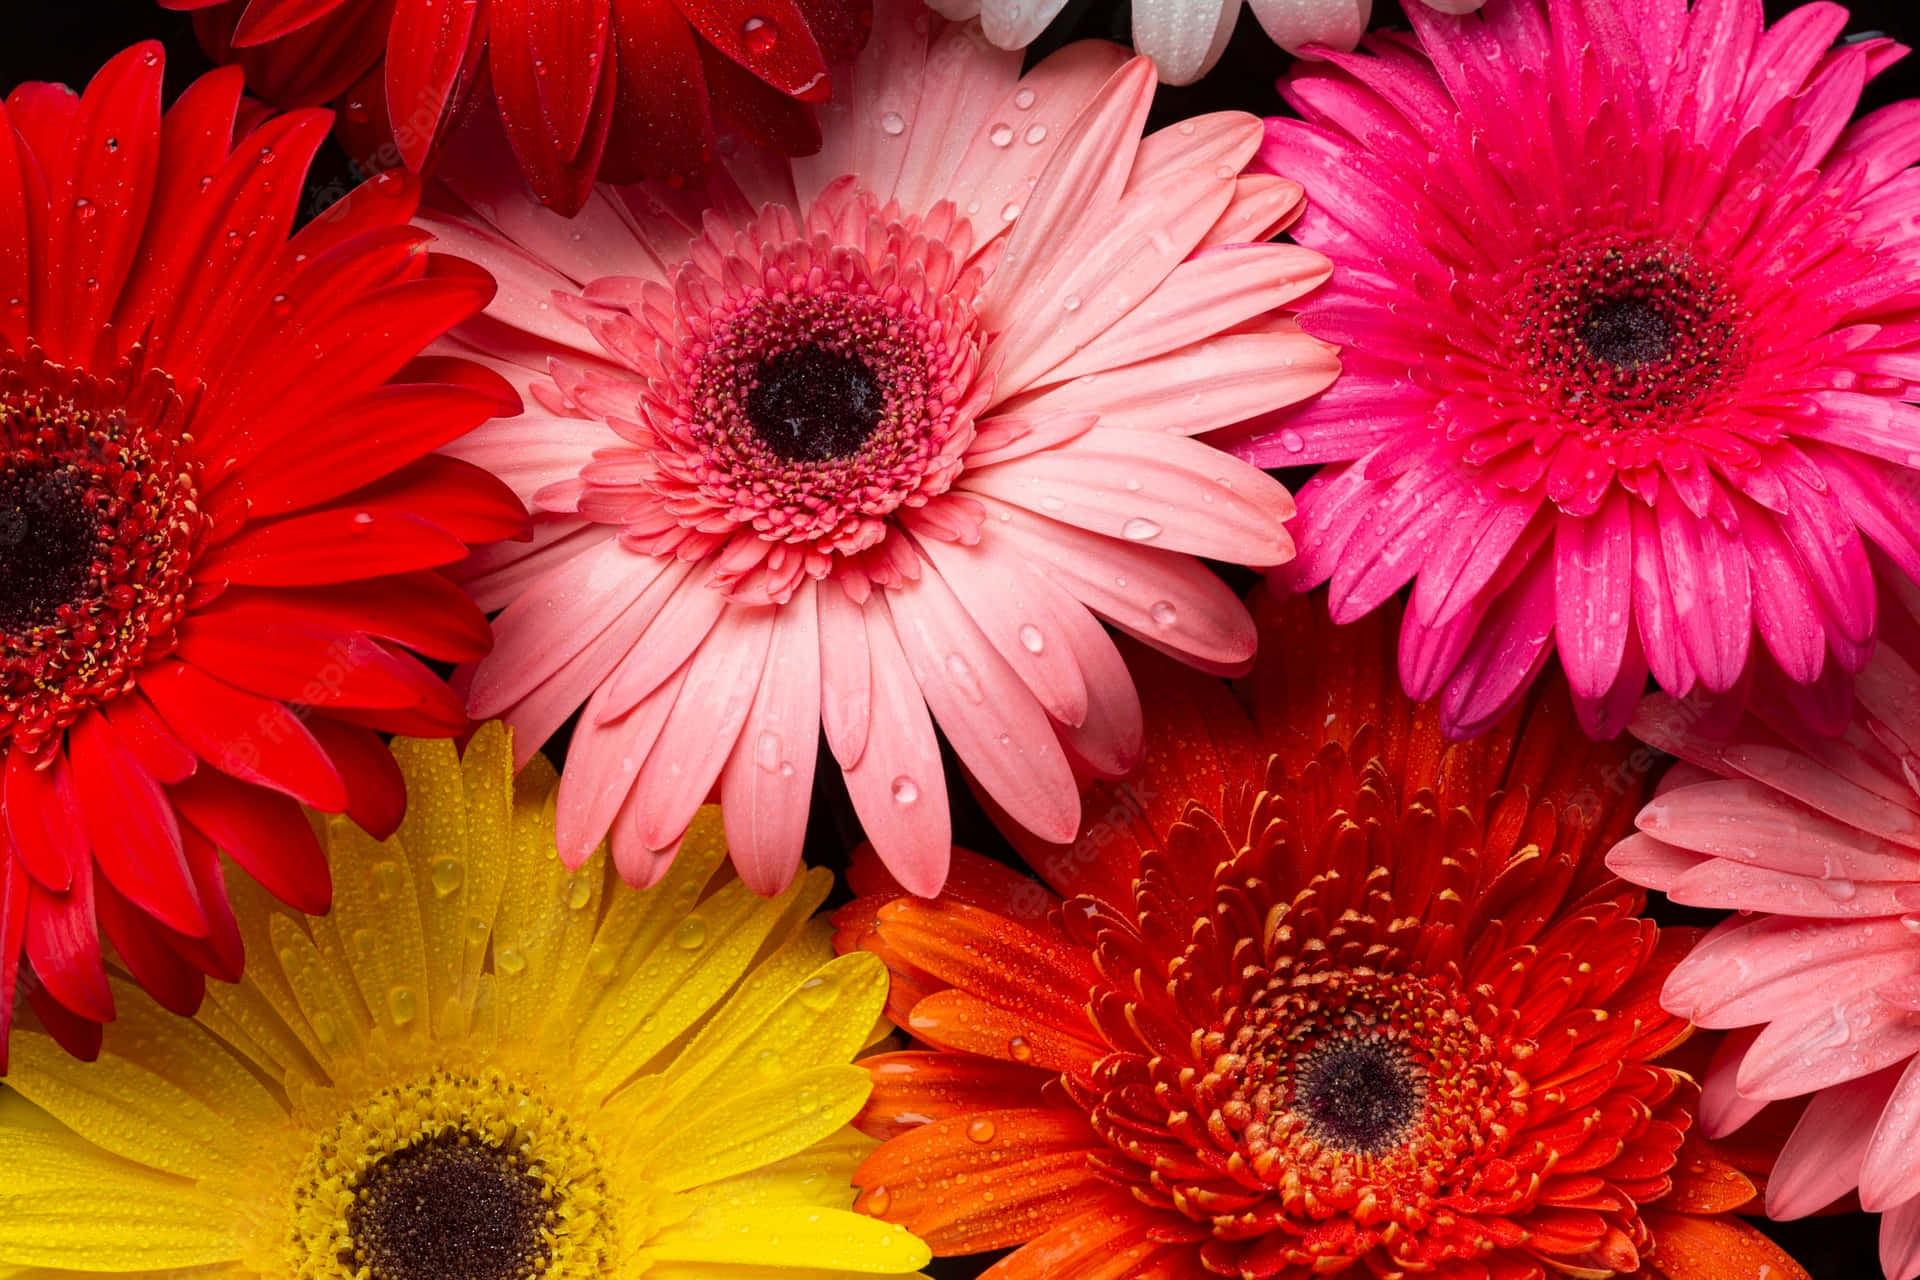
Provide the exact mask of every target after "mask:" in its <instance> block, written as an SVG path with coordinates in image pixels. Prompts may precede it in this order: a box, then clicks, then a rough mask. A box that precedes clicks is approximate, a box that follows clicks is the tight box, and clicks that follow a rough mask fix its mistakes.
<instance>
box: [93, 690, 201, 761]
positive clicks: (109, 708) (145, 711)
mask: <svg viewBox="0 0 1920 1280" xmlns="http://www.w3.org/2000/svg"><path fill="white" fill-rule="evenodd" d="M100 710H101V712H102V714H104V715H105V716H106V717H107V722H108V723H109V724H111V725H112V726H113V730H114V732H115V733H117V734H119V735H120V740H121V741H122V742H124V743H126V744H127V749H128V750H130V751H132V752H133V754H134V755H135V756H137V757H138V758H139V760H140V767H141V768H143V769H145V770H146V771H147V772H148V773H150V774H152V775H153V777H154V780H155V781H156V782H162V783H167V784H172V783H175V782H182V781H184V780H186V779H187V778H188V777H190V776H191V775H192V774H193V769H194V766H195V765H197V764H198V763H199V762H200V760H199V757H198V756H196V755H194V754H193V752H192V751H190V750H189V749H188V748H187V744H186V743H184V742H182V741H180V739H179V738H177V737H175V736H174V733H173V730H171V729H169V728H167V726H166V722H165V721H163V720H161V719H160V716H159V715H158V713H156V712H155V711H154V709H153V704H151V703H149V702H148V701H147V700H146V699H145V698H143V697H141V696H140V693H139V691H138V690H135V691H134V692H132V693H129V694H127V695H126V696H124V697H120V698H115V699H114V700H113V701H112V702H109V703H107V704H105V705H104V706H102V707H101V708H100Z"/></svg>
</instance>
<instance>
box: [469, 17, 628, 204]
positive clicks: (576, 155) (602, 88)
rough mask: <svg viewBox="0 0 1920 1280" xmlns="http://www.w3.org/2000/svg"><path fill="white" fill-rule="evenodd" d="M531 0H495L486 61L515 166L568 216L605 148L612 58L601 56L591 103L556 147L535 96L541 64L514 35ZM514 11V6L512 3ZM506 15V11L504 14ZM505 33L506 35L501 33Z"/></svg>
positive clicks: (524, 25) (527, 20)
mask: <svg viewBox="0 0 1920 1280" xmlns="http://www.w3.org/2000/svg"><path fill="white" fill-rule="evenodd" d="M536 2H537V0H495V6H496V7H495V9H494V11H493V13H492V16H491V19H490V22H491V27H490V35H489V37H488V41H487V43H488V56H487V65H488V68H489V69H490V70H491V72H492V73H493V87H494V94H495V96H496V97H497V98H498V99H499V102H500V118H501V120H502V122H503V123H504V124H505V125H506V127H507V139H508V141H509V142H511V143H512V144H513V153H514V155H515V156H517V157H519V160H520V168H521V169H522V170H523V171H524V172H525V173H526V175H527V180H528V181H529V182H530V183H532V184H533V189H534V191H535V192H536V193H537V194H538V195H539V197H540V198H541V200H543V201H545V202H546V203H547V204H548V205H550V206H552V207H553V209H554V210H555V211H556V212H559V213H561V214H564V215H566V216H567V217H572V216H573V215H574V214H576V213H578V212H580V210H581V208H582V207H583V206H584V205H585V204H586V202H587V193H588V192H589V191H591V190H592V189H593V180H594V175H595V174H596V173H598V172H599V169H600V159H601V157H602V156H603V155H605V154H606V149H607V134H608V131H609V130H610V128H611V126H612V124H613V106H614V89H615V82H614V61H615V60H614V59H612V58H603V59H601V61H600V66H599V72H600V75H599V80H598V82H597V83H596V84H595V85H594V86H593V98H592V102H593V108H592V112H591V114H590V115H589V116H588V119H587V125H586V130H585V133H584V135H583V137H582V138H581V140H580V143H579V145H578V146H576V147H567V148H562V147H561V145H560V143H561V141H562V140H561V139H558V138H555V137H554V135H553V130H552V129H550V128H549V127H548V125H547V122H546V112H545V109H544V107H543V104H542V102H541V89H540V81H541V77H542V74H543V71H542V68H540V67H538V66H536V65H535V64H534V57H533V48H532V44H531V42H530V41H529V40H527V39H525V38H516V36H515V33H518V32H524V31H526V30H527V29H528V26H529V25H530V24H531V22H532V21H533V14H532V12H531V6H533V5H534V4H535V3H536ZM516 5H517V6H519V8H520V10H521V11H520V12H514V10H515V6H516ZM509 15H511V16H509ZM503 33H505V35H506V38H504V39H503V38H501V37H502V34H503Z"/></svg>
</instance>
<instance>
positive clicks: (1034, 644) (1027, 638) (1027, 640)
mask: <svg viewBox="0 0 1920 1280" xmlns="http://www.w3.org/2000/svg"><path fill="white" fill-rule="evenodd" d="M1020 647H1021V648H1022V649H1025V650H1026V651H1027V652H1028V653H1039V652H1040V651H1041V650H1043V649H1045V648H1046V647H1047V638H1046V637H1045V636H1043V635H1041V634H1040V628H1038V627H1036V626H1034V625H1033V624H1032V623H1031V622H1027V623H1022V624H1021V627H1020Z"/></svg>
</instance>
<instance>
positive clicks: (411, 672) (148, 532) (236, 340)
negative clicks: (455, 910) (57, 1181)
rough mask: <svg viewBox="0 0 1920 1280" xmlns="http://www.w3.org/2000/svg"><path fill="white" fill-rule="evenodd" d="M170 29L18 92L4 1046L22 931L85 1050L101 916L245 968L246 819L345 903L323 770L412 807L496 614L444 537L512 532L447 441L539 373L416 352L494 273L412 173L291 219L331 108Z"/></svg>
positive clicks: (288, 896)
mask: <svg viewBox="0 0 1920 1280" xmlns="http://www.w3.org/2000/svg"><path fill="white" fill-rule="evenodd" d="M161 71H162V55H161V52H160V48H159V46H158V45H152V44H148V45H140V46H137V47H135V48H133V49H129V50H128V51H127V52H125V53H123V54H121V55H120V56H119V57H117V58H115V59H114V60H113V61H112V62H111V63H110V64H108V66H107V67H106V68H105V69H104V70H102V71H101V72H100V74H99V75H98V76H97V77H96V78H95V79H94V81H93V83H92V85H91V86H89V87H88V89H87V91H86V93H85V95H84V96H78V95H75V94H74V93H73V92H72V91H71V90H69V89H67V88H65V87H63V86H60V85H51V84H26V85H22V86H20V87H19V88H18V89H16V90H14V92H13V93H12V95H10V96H9V97H8V98H7V99H6V102H5V104H4V106H0V760H3V761H4V785H3V786H0V1070H4V1069H5V1042H6V1030H7V1028H8V1026H9V1025H10V1023H11V1019H12V1014H13V999H14V994H15V989H16V977H17V976H19V975H18V966H19V965H20V964H21V962H22V958H23V957H24V960H25V963H26V965H27V966H28V976H27V980H25V981H23V982H21V983H20V984H19V985H21V986H24V988H25V990H26V992H27V993H28V995H29V996H30V997H31V998H32V1001H33V1006H34V1009H35V1010H36V1012H37V1013H38V1014H39V1016H40V1018H41V1020H42V1021H44V1022H45V1023H46V1024H47V1026H48V1028H49V1029H50V1030H51V1031H53V1032H54V1033H55V1034H56V1035H58V1036H59V1037H60V1038H61V1040H62V1042H63V1043H65V1044H66V1045H67V1047H68V1048H69V1049H71V1050H72V1051H74V1052H75V1053H79V1054H82V1055H86V1054H89V1053H90V1052H92V1051H93V1050H95V1049H97V1047H98V1045H99V1032H100V1026H99V1024H101V1023H103V1022H105V1021H106V1020H108V1019H110V1018H111V1017H112V1016H113V998H112V995H111V993H110V990H109V987H108V981H107V970H106V965H105V963H104V962H103V958H102V954H101V942H100V935H101V934H102V933H104V934H105V935H106V938H107V940H108V941H109V942H111V943H112V945H113V948H114V950H115V952H117V958H118V962H119V963H120V965H122V966H124V968H125V969H126V970H127V971H128V972H130V973H131V974H132V975H133V977H134V978H135V979H137V980H138V981H139V982H140V983H141V984H142V985H144V986H145V987H146V988H147V989H148V990H149V991H151V992H152V993H153V995H154V996H155V998H156V999H158V1000H159V1001H160V1002H161V1003H162V1004H164V1005H166V1006H167V1007H169V1008H172V1009H177V1010H179V1011H181V1012H183V1013H188V1012H191V1011H192V1010H193V1008H194V1007H195V1006H196V1005H197V1004H198V1002H199V998H200V995H201V991H202V986H203V975H204V974H213V975H217V976H220V977H224V978H228V979H232V978H234V977H237V976H238V973H239V969H240V963H241V939H240V934H239V932H238V930H237V929H236V927H235V924H234V919H233V916H232V914H231V913H230V912H229V910H228V907H227V900H226V891H225V889H224V887H223V881H222V875H223V872H222V865H223V864H222V861H221V858H220V853H221V852H224V853H225V854H226V855H228V856H229V857H230V858H231V859H232V860H233V862H234V863H236V864H238V865H239V866H240V867H241V868H242V869H244V870H245V871H246V872H248V873H249V874H251V875H252V876H253V877H254V878H256V879H257V880H259V881H260V882H261V883H262V884H263V885H265V886H266V887H267V888H268V889H270V890H272V891H273V892H274V893H275V894H277V895H279V896H280V897H281V898H283V899H284V900H286V901H287V902H289V903H291V904H293V905H295V906H297V907H300V908H302V909H304V910H308V911H324V910H325V909H326V907H327V904H328V897H329V889H328V879H327V869H326V860H325V858H324V857H323V856H322V854H321V851H320V846H319V844H318V843H317V842H316V840H315V838H314V834H313V831H312V829H311V828H310V827H309V826H308V824H307V821H306V819H305V818H304V817H303V816H302V814H301V811H300V807H299V803H296V802H304V803H306V804H309V805H311V806H313V807H314V808H316V809H319V810H322V811H324V812H328V813H341V812H346V813H348V814H350V815H352V817H354V818H355V819H356V820H357V821H359V822H360V823H361V824H362V825H363V826H366V827H367V828H369V829H370V830H375V831H390V830H391V829H392V828H393V827H394V826H395V825H396V824H397V823H398V821H399V818H400V811H401V808H402V807H403V804H404V795H403V792H402V789H401V782H400V774H399V771H398V769H397V768H396V767H395V766H394V763H393V760H392V758H391V757H390V756H389V755H388V754H387V750H386V747H385V746H384V745H382V743H381V740H380V738H379V736H378V734H377V733H376V732H375V731H376V730H386V731H392V732H405V733H409V734H416V735H422V734H424V735H428V736H441V737H444V736H446V735H447V734H449V733H452V732H455V731H457V730H458V729H459V728H461V727H462V726H463V725H464V724H465V717H464V715H463V714H462V711H461V706H460V702H459V700H458V698H457V697H455V696H454V695H453V694H452V693H451V692H450V691H449V690H447V689H446V688H445V686H444V685H442V684H441V682H440V681H439V680H438V678H436V677H435V676H434V675H433V673H432V672H431V671H429V670H428V669H427V668H426V667H425V666H423V665H422V664H421V663H420V662H418V661H417V660H415V659H414V658H413V657H411V656H409V655H408V654H407V652H406V650H408V649H412V650H416V651H418V652H420V653H422V654H425V655H427V656H429V657H433V658H437V659H442V660H445V661H449V662H457V661H462V660H468V659H472V658H475V657H478V656H479V655H480V654H481V653H483V652H484V651H485V650H486V648H487V645H488V636H487V627H486V622H485V619H484V618H483V617H482V616H481V615H480V614H479V613H478V612H477V611H476V610H475V609H473V608H472V607H471V606H470V605H468V604H467V603H465V600H464V597H463V596H462V595H461V594H460V593H459V592H458V591H457V590H455V589H454V588H453V587H451V586H450V585H449V584H448V583H447V582H446V581H445V580H443V579H442V578H441V577H440V576H439V575H438V574H437V573H436V572H434V570H435V569H436V568H437V567H438V566H440V565H445V564H448V563H451V562H452V561H455V560H458V559H460V558H461V557H462V556H464V555H465V554H466V551H467V548H468V546H469V545H470V544H472V543H476V542H485V541H492V540H494V539H497V538H500V537H503V536H506V535H511V534H515V533H517V532H518V531H519V530H520V529H521V527H522V525H523V523H524V513H523V512H522V511H521V509H520V507H519V504H518V502H517V500H516V499H514V498H513V496H512V495H511V493H509V492H508V491H507V490H505V489H504V488H503V487H502V486H501V485H500V484H499V483H498V482H497V481H494V480H493V479H491V478H490V477H488V476H487V475H486V474H485V473H484V472H481V471H480V470H478V469H477V468H474V467H471V466H469V465H467V464H465V463H460V462H456V461H453V460H452V459H447V458H441V457H436V456H431V454H432V450H433V449H435V448H436V447H438V446H439V445H440V444H442V443H444V442H445V441H447V440H450V439H452V438H454V437H456V436H458V435H460V434H461V433H463V432H465V431H468V430H470V429H471V428H473V427H474V426H476V425H477V424H479V423H480V422H482V421H484V420H485V419H487V418H488V417H490V416H492V415H493V414H495V413H499V412H512V411H513V410H514V408H515V405H516V399H517V398H516V396H515V395H514V393H513V391H512V389H511V388H510V387H509V386H508V385H507V384H505V383H504V382H502V381H501V380H500V379H498V378H496V377H494V376H493V375H492V374H490V373H488V372H486V371H485V370H482V369H480V368H478V367H476V366H474V365H472V364H469V363H466V362H464V361H460V360H453V359H446V358H440V357H422V358H416V357H418V356H419V352H420V351H421V349H422V348H423V347H424V346H426V345H427V344H428V343H429V342H432V341H433V340H435V339H436V338H438V337H439V336H440V335H441V334H442V333H444V332H445V331H446V330H447V329H448V328H449V327H450V326H452V325H454V324H456V323H458V322H459V321H461V320H464V319H466V318H468V317H469V316H472V315H473V314H474V313H476V312H477V311H479V310H480V308H481V307H483V306H484V305H485V304H486V302H487V300H488V298H489V297H491V295H492V292H493V285H492V282H491V280H490V279H489V278H488V277H487V276H486V275H485V274H484V273H482V272H479V271H477V270H476V269H474V268H472V267H468V266H465V265H464V264H461V263H457V262H455V261H454V260H452V259H448V258H444V257H439V256H436V255H430V254H428V253H426V252H424V245H425V243H426V241H427V239H428V237H427V236H426V234H425V233H424V232H421V231H419V230H417V229H415V228H413V227H411V226H409V225H408V220H409V219H410V218H411V217H412V215H413V210H414V204H415V199H416V196H417V190H416V188H415V184H414V183H413V182H412V180H410V179H408V178H407V177H405V176H404V175H398V174H396V175H389V176H387V177H384V178H382V179H380V180H378V181H376V182H373V183H371V184H369V185H368V186H366V187H363V188H361V189H360V190H359V191H357V192H355V193H354V194H353V195H351V196H350V197H348V198H347V199H346V200H345V201H343V202H342V203H340V204H338V205H336V206H335V207H334V208H333V209H332V210H330V211H328V212H327V213H325V214H323V215H321V217H320V218H318V219H317V220H316V221H314V222H313V223H312V224H310V225H309V226H307V227H306V228H305V229H304V230H302V231H300V232H299V233H298V234H297V235H293V236H292V237H291V238H289V232H290V231H291V230H292V226H293V222H294V220H295V217H296V214H297V212H298V207H299V203H300V194H301V179H302V176H303V175H304V174H305V172H306V169H307V166H308V164H309V163H310V161H311V160H312V158H313V153H314V151H315V150H316V149H317V148H318V147H319V145H320V144H321V142H322V141H324V140H325V138H326V135H327V128H328V124H329V116H328V113H326V112H324V111H299V112H294V113H292V114H289V115H285V116H280V117H277V118H273V117H267V116H265V115H264V113H261V112H259V111H258V110H250V109H245V108H243V107H242V105H241V101H240V89H241V77H240V73H239V72H238V71H219V72H215V73H213V74H211V75H209V76H206V77H205V78H203V79H201V80H200V81H198V82H197V83H195V84H194V85H193V86H191V87H190V88H189V89H188V90H187V91H186V92H185V93H184V94H182V95H181V97H180V99H179V101H178V102H176V103H175V104H174V106H173V107H172V109H171V110H169V111H167V112H166V114H165V115H164V117H163V116H162V113H161V107H160V81H161Z"/></svg>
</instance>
